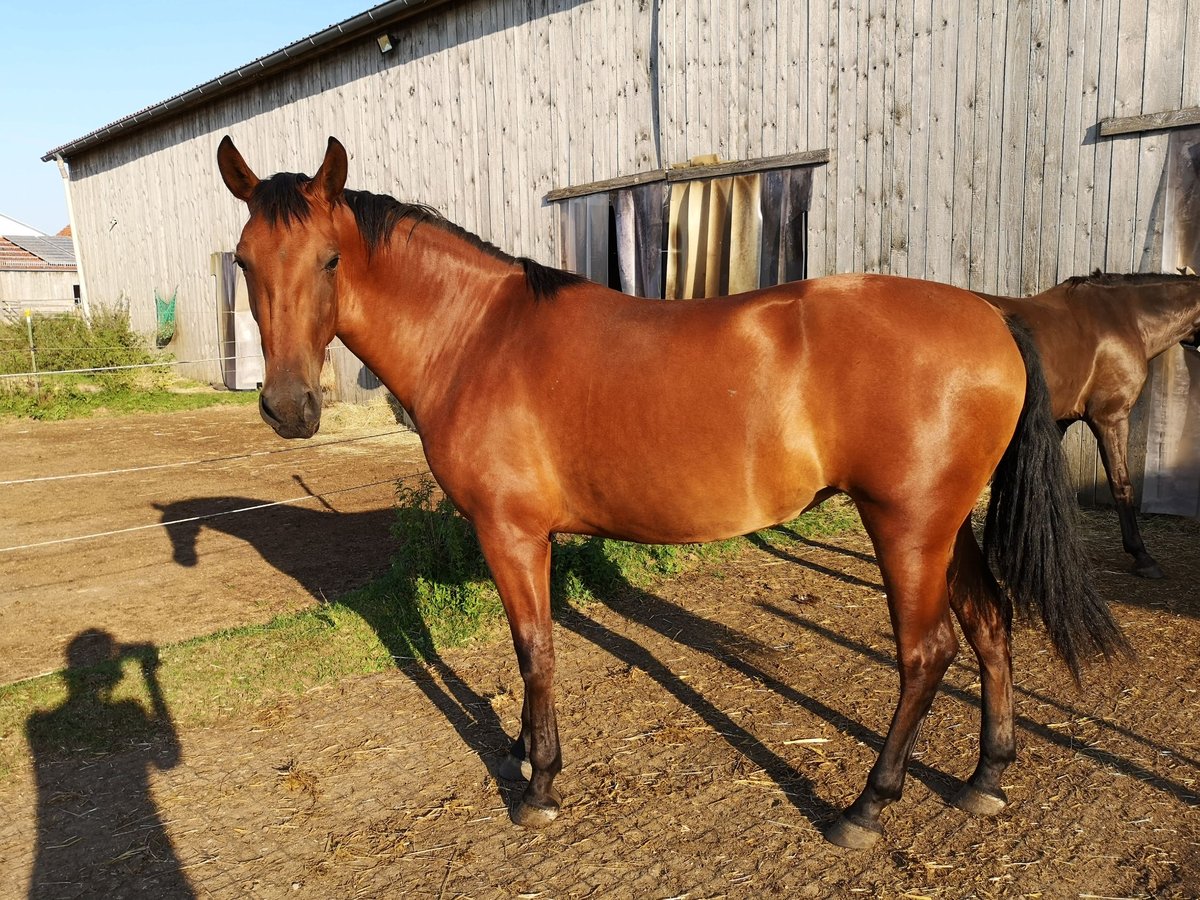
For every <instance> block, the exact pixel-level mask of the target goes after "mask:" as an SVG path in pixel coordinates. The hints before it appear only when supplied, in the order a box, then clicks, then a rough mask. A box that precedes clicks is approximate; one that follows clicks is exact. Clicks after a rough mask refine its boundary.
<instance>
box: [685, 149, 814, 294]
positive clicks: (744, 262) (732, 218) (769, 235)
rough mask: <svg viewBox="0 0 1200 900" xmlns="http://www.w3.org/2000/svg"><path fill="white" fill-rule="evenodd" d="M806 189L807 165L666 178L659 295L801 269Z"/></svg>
mask: <svg viewBox="0 0 1200 900" xmlns="http://www.w3.org/2000/svg"><path fill="white" fill-rule="evenodd" d="M708 161H710V160H707V159H703V158H701V159H700V160H693V164H697V163H701V162H708ZM811 197H812V173H811V172H810V171H809V170H807V169H777V170H773V171H770V172H764V173H755V174H751V175H737V176H732V177H728V178H713V179H709V180H705V181H685V182H676V183H675V184H673V185H672V186H671V198H670V213H669V217H668V226H667V234H668V238H667V273H666V288H665V293H664V296H665V297H667V298H668V299H680V298H683V297H713V296H718V295H720V294H736V293H739V292H741V291H749V290H754V289H755V288H759V287H769V286H770V285H774V284H781V283H783V282H787V281H795V280H797V279H800V278H804V277H806V276H807V268H808V259H807V252H806V235H807V231H808V207H809V203H810V201H811Z"/></svg>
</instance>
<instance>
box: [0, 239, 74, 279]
mask: <svg viewBox="0 0 1200 900" xmlns="http://www.w3.org/2000/svg"><path fill="white" fill-rule="evenodd" d="M0 269H7V270H14V269H15V270H21V271H26V272H39V271H40V272H45V271H73V270H74V269H75V248H74V246H73V245H72V243H71V239H70V238H69V237H45V236H40V237H35V236H32V235H27V234H9V235H5V236H3V237H0Z"/></svg>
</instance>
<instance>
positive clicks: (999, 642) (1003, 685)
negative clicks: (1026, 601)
mask: <svg viewBox="0 0 1200 900" xmlns="http://www.w3.org/2000/svg"><path fill="white" fill-rule="evenodd" d="M949 586H950V606H951V608H952V609H953V610H954V614H955V616H956V617H957V618H958V621H959V624H960V625H961V626H962V630H963V635H964V636H965V637H966V639H967V643H969V644H970V645H971V648H972V649H973V650H974V651H975V657H976V659H978V660H979V683H980V706H981V721H980V727H979V763H978V765H977V766H976V768H975V773H974V774H973V775H972V776H971V777H970V779H969V780H968V781H967V783H966V784H965V785H963V787H962V789H961V790H960V791H959V792H958V794H957V795H956V796H955V797H954V799H953V800H951V803H953V804H954V805H955V806H957V807H958V808H959V809H962V810H966V811H967V812H970V813H974V814H976V815H995V814H996V813H998V812H1000V810H1002V809H1003V808H1004V807H1005V805H1006V804H1007V803H1008V798H1007V797H1006V796H1005V794H1004V790H1003V789H1002V788H1001V786H1000V778H1001V775H1002V774H1003V773H1004V770H1005V769H1006V768H1008V766H1009V765H1010V764H1011V763H1012V762H1013V760H1014V759H1016V755H1017V750H1016V736H1015V733H1014V727H1013V684H1012V650H1011V641H1010V637H1011V633H1012V602H1011V601H1010V600H1009V598H1008V596H1007V595H1006V594H1005V593H1004V592H1003V591H1001V590H1000V586H999V585H998V584H997V583H996V579H995V578H994V577H993V576H992V573H991V571H990V570H989V569H988V567H987V564H986V561H985V560H984V558H983V553H982V551H981V550H980V549H979V542H978V541H976V540H975V534H974V532H973V531H972V530H971V520H970V518H968V519H967V520H966V521H965V522H964V523H963V525H962V527H961V528H960V529H959V531H958V537H957V538H956V540H955V545H954V555H953V557H952V559H951V562H950V571H949Z"/></svg>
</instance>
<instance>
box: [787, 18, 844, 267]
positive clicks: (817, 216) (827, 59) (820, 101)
mask: <svg viewBox="0 0 1200 900" xmlns="http://www.w3.org/2000/svg"><path fill="white" fill-rule="evenodd" d="M777 2H778V3H780V4H781V5H783V6H785V7H790V4H789V3H788V0H777ZM790 14H791V15H792V16H793V17H795V18H798V14H797V12H795V11H791V12H790ZM807 25H808V30H807V36H808V37H807V40H806V41H805V43H804V45H803V49H804V59H805V61H806V65H805V69H806V70H807V71H808V78H807V91H806V93H805V94H804V95H803V96H801V95H799V94H797V96H796V101H795V102H796V104H797V108H799V106H800V105H801V104H802V105H803V110H804V115H803V118H801V119H799V120H798V121H797V122H795V123H794V124H792V125H790V126H789V130H788V139H789V141H790V142H791V146H792V147H795V148H797V149H798V148H800V147H805V148H807V149H810V150H814V149H816V148H818V147H835V146H836V144H834V143H833V139H834V137H835V136H836V135H837V123H836V114H835V113H834V112H833V111H831V109H830V106H831V98H830V89H831V87H834V88H835V87H836V83H835V82H834V81H833V80H832V77H833V76H832V74H831V73H832V72H833V71H834V69H833V62H832V59H831V55H832V51H831V49H830V31H829V29H830V17H829V6H828V5H827V4H824V3H811V4H809V7H808V21H807ZM786 33H787V32H780V34H781V35H782V34H786ZM785 59H787V56H786V55H785V54H783V53H781V54H780V62H781V64H782V62H783V61H784V60H785ZM801 123H803V124H801ZM832 165H833V163H832V158H831V161H830V165H829V166H824V167H821V168H819V169H818V170H817V171H815V172H814V173H813V196H812V210H813V212H812V213H810V215H809V217H808V223H809V228H808V252H809V266H808V274H809V277H810V278H811V277H814V276H817V275H827V274H830V273H832V272H833V271H835V270H834V267H833V266H834V264H833V258H832V252H831V248H832V247H833V238H832V236H831V233H830V229H831V228H832V226H833V224H834V222H835V221H836V220H835V219H834V214H833V206H834V204H833V199H832V185H833V184H834V183H835V182H834V181H833V172H832Z"/></svg>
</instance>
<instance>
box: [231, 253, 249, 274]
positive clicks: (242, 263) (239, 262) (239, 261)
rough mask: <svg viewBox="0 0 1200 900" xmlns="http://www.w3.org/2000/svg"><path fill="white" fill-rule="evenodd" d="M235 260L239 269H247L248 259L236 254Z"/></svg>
mask: <svg viewBox="0 0 1200 900" xmlns="http://www.w3.org/2000/svg"><path fill="white" fill-rule="evenodd" d="M233 261H234V263H235V264H236V265H237V267H238V268H239V269H241V270H242V271H243V272H245V271H246V261H245V260H244V259H242V258H241V257H240V256H235V257H234V258H233Z"/></svg>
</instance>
